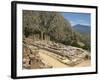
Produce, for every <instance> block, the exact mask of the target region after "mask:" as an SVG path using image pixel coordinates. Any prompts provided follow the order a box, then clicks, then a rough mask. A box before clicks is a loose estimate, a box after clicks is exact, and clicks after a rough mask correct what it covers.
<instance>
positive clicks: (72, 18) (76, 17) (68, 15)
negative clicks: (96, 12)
mask: <svg viewBox="0 0 100 80" xmlns="http://www.w3.org/2000/svg"><path fill="white" fill-rule="evenodd" d="M61 14H62V15H63V16H64V18H65V19H67V20H69V22H70V23H71V25H72V26H74V25H76V24H81V25H88V26H90V24H91V22H90V20H91V19H90V13H74V12H64V13H61Z"/></svg>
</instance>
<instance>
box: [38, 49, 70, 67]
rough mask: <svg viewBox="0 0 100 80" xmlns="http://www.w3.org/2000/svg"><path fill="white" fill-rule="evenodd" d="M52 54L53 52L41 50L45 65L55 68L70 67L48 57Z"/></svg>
mask: <svg viewBox="0 0 100 80" xmlns="http://www.w3.org/2000/svg"><path fill="white" fill-rule="evenodd" d="M50 53H51V52H48V51H44V50H40V52H39V55H40V56H41V58H42V59H43V60H44V61H45V63H47V64H50V65H52V66H53V67H54V68H58V67H68V66H67V65H65V64H63V63H61V62H59V61H58V60H56V59H55V58H53V57H51V56H49V55H47V54H50Z"/></svg>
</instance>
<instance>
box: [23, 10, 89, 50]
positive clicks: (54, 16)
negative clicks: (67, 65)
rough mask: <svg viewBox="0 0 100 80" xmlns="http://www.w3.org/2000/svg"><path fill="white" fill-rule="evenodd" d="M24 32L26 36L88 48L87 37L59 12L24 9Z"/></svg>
mask: <svg viewBox="0 0 100 80" xmlns="http://www.w3.org/2000/svg"><path fill="white" fill-rule="evenodd" d="M23 33H24V34H23V36H24V37H26V38H28V37H30V36H31V37H35V38H38V39H39V40H45V39H47V38H50V39H49V40H51V41H54V42H59V43H62V44H65V45H72V46H76V47H81V48H85V49H88V47H87V43H86V41H85V38H84V37H83V36H82V35H81V34H80V33H78V32H77V31H74V30H73V29H72V27H71V24H70V22H69V21H68V20H65V19H64V17H63V16H62V15H61V14H60V13H58V12H45V11H30V10H23ZM79 43H82V44H83V46H81V45H80V44H79Z"/></svg>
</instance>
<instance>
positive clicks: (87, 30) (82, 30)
mask: <svg viewBox="0 0 100 80" xmlns="http://www.w3.org/2000/svg"><path fill="white" fill-rule="evenodd" d="M73 29H74V30H75V31H78V32H79V33H81V34H85V35H90V26H87V25H81V24H77V25H75V26H73Z"/></svg>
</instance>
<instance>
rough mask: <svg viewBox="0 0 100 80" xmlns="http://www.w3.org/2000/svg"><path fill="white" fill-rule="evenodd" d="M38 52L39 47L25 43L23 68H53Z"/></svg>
mask: <svg viewBox="0 0 100 80" xmlns="http://www.w3.org/2000/svg"><path fill="white" fill-rule="evenodd" d="M38 52H39V49H38V48H37V47H34V46H29V45H25V44H23V69H38V68H52V66H50V65H48V64H46V63H44V62H43V61H42V59H41V57H40V56H39V54H38Z"/></svg>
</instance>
